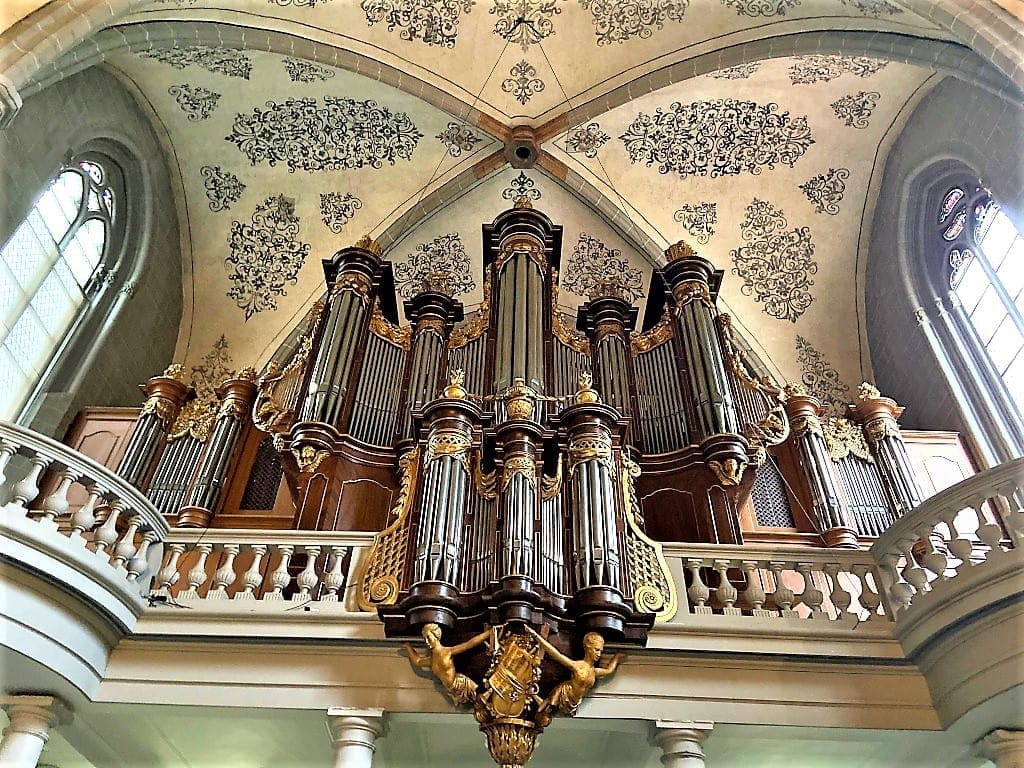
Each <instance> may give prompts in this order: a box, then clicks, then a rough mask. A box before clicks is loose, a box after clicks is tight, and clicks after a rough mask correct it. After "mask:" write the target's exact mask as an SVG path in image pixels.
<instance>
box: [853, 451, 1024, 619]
mask: <svg viewBox="0 0 1024 768" xmlns="http://www.w3.org/2000/svg"><path fill="white" fill-rule="evenodd" d="M1022 505H1024V459H1015V460H1014V461H1010V462H1007V463H1006V464H1001V465H1000V466H998V467H995V468H993V469H990V470H986V471H985V472H980V473H978V474H976V475H974V476H972V477H969V478H968V479H966V480H964V481H962V482H960V483H957V484H956V485H954V486H952V487H950V488H947V489H946V490H944V491H942V492H941V493H938V494H936V495H935V496H932V497H931V498H930V499H928V500H927V501H925V502H924V503H922V504H921V505H920V506H919V507H918V508H917V509H915V510H914V511H913V512H911V513H910V514H908V515H906V516H904V517H902V518H901V519H899V520H897V521H896V522H895V523H894V524H893V525H892V526H890V527H889V529H888V530H887V531H885V532H884V533H883V534H882V535H881V536H879V538H878V540H877V541H876V542H875V543H874V545H873V546H872V547H871V554H872V555H873V556H874V558H875V559H876V560H877V561H878V563H879V565H880V567H881V574H882V583H883V588H884V589H885V593H886V595H887V596H888V598H889V601H890V602H891V604H892V607H893V613H894V616H895V618H896V619H897V621H900V620H901V619H903V617H907V618H908V619H910V618H911V617H919V616H920V615H921V614H922V613H926V612H931V611H935V610H943V611H948V610H949V609H950V607H951V606H950V602H949V601H950V598H951V597H952V596H954V594H957V595H960V596H962V595H965V594H967V593H971V592H973V593H979V592H980V591H987V592H988V593H989V594H988V597H989V598H991V599H995V598H996V594H995V593H994V592H993V590H994V589H996V590H997V591H1000V592H1006V593H1007V595H1009V594H1012V593H1013V592H1014V591H1016V592H1020V591H1021V589H1022V587H1024V584H1022V577H1024V549H1022V546H1024V506H1022ZM975 602H977V601H975ZM967 607H968V606H966V605H964V606H961V611H962V610H963V609H966V608H967Z"/></svg>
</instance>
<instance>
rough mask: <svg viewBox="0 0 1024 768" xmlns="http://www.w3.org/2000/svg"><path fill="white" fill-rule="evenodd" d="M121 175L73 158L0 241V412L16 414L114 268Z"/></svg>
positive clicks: (88, 158) (90, 158)
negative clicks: (0, 241) (23, 216)
mask: <svg viewBox="0 0 1024 768" xmlns="http://www.w3.org/2000/svg"><path fill="white" fill-rule="evenodd" d="M123 203H124V197H123V182H122V179H121V177H120V172H119V170H118V167H117V165H116V164H115V163H113V162H112V161H110V160H109V159H108V158H105V157H103V156H100V155H96V154H92V153H90V154H85V155H82V156H79V157H74V158H69V159H68V160H67V161H66V162H65V163H64V164H63V165H62V167H61V168H59V169H58V170H57V172H56V173H55V174H54V175H53V177H52V179H51V181H50V183H49V184H48V185H47V186H46V188H45V189H44V190H43V192H42V193H41V194H40V195H39V197H38V198H37V199H36V201H35V203H34V204H33V206H32V208H31V209H30V210H29V212H28V215H27V216H26V217H25V219H24V220H23V221H22V223H21V224H20V226H18V228H17V229H16V230H15V231H14V233H13V234H12V235H11V236H10V237H9V238H8V240H7V241H6V243H4V245H3V247H2V248H0V418H7V419H16V418H18V417H19V415H20V414H21V413H22V411H23V410H24V408H25V406H26V403H27V402H28V401H29V400H30V398H31V396H32V394H33V392H34V390H35V389H36V387H37V385H38V384H39V382H40V381H41V380H42V379H43V377H44V375H45V374H46V373H47V371H48V370H49V369H50V368H51V366H52V365H53V363H54V361H55V360H56V359H57V358H58V356H59V353H60V351H61V349H62V347H64V346H65V345H66V343H67V342H68V340H69V339H70V338H71V337H72V336H73V332H74V329H75V327H76V326H77V325H79V324H80V323H81V322H82V321H83V319H85V317H86V316H87V315H88V314H89V310H90V308H91V307H92V306H93V305H94V304H95V303H96V299H97V298H98V297H99V295H100V294H101V293H103V289H104V288H106V287H109V284H110V283H111V282H113V279H114V275H115V274H116V263H115V262H116V260H117V258H118V255H119V254H120V252H121V248H120V247H119V244H118V243H117V242H116V241H117V240H119V239H120V236H121V233H122V232H123V225H121V222H120V219H121V218H122V217H121V211H120V210H119V209H120V208H121V207H123Z"/></svg>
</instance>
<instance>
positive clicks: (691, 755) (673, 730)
mask: <svg viewBox="0 0 1024 768" xmlns="http://www.w3.org/2000/svg"><path fill="white" fill-rule="evenodd" d="M712 727H713V724H712V723H709V722H684V723H677V722H669V721H666V720H658V721H656V722H655V723H654V729H653V733H652V734H651V743H653V744H654V745H655V746H658V747H661V751H662V756H661V762H662V764H663V765H665V766H666V768H704V748H703V744H704V740H705V739H707V737H708V736H709V735H710V734H711V728H712Z"/></svg>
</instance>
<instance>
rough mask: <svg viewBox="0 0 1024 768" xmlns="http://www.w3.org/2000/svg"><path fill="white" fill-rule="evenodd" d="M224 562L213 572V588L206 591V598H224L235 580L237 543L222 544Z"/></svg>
mask: <svg viewBox="0 0 1024 768" xmlns="http://www.w3.org/2000/svg"><path fill="white" fill-rule="evenodd" d="M221 549H223V550H224V562H223V563H222V564H221V566H220V568H218V569H217V571H216V572H215V573H214V574H213V588H212V589H211V590H210V591H209V592H207V593H206V599H207V600H226V599H227V597H228V587H230V586H231V585H232V584H234V582H235V558H236V557H237V556H238V551H239V546H238V545H237V544H224V545H223V546H222V547H221Z"/></svg>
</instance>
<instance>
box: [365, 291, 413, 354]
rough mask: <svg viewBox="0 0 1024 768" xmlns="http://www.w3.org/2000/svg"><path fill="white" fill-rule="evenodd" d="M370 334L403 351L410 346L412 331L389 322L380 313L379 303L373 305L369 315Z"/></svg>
mask: <svg viewBox="0 0 1024 768" xmlns="http://www.w3.org/2000/svg"><path fill="white" fill-rule="evenodd" d="M370 332H371V333H374V334H376V335H377V336H380V337H381V338H382V339H387V340H388V341H390V342H391V343H392V344H395V345H396V346H399V347H401V348H402V349H405V350H408V349H409V347H410V346H411V345H412V329H411V328H409V327H408V326H405V325H395V324H394V323H392V322H390V321H389V320H388V319H387V318H386V317H384V313H383V312H381V311H380V303H379V302H376V303H374V305H373V314H371V315H370Z"/></svg>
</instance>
